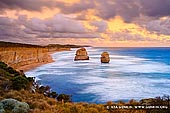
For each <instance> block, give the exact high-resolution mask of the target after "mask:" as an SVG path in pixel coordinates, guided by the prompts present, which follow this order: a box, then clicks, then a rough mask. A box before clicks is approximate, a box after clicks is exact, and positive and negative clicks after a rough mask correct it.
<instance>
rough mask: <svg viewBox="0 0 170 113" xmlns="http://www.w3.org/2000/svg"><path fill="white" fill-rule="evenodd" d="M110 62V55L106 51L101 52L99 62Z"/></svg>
mask: <svg viewBox="0 0 170 113" xmlns="http://www.w3.org/2000/svg"><path fill="white" fill-rule="evenodd" d="M109 62H110V57H109V53H108V52H103V53H102V54H101V63H109Z"/></svg>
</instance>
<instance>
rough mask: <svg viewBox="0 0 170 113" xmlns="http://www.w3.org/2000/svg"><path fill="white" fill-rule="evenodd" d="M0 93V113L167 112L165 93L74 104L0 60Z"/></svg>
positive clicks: (169, 101) (168, 99)
mask: <svg viewBox="0 0 170 113" xmlns="http://www.w3.org/2000/svg"><path fill="white" fill-rule="evenodd" d="M0 94H1V95H0V113H11V112H12V113H168V112H170V110H169V103H170V97H169V96H168V95H165V96H163V97H156V98H151V99H142V100H141V101H135V100H130V101H129V102H123V101H118V102H116V103H115V102H107V103H106V104H90V103H85V102H79V103H75V102H72V101H71V96H70V95H67V94H58V93H57V92H55V91H52V89H51V88H50V87H49V86H40V85H39V84H37V83H36V81H35V79H34V78H33V77H26V76H25V74H24V73H23V71H16V70H15V69H13V68H12V67H9V66H8V65H7V64H5V63H4V62H0ZM113 96H114V95H113ZM140 106H141V107H140ZM153 106H155V108H153ZM142 107H144V108H142ZM149 107H152V108H149ZM158 107H160V108H159V109H158Z"/></svg>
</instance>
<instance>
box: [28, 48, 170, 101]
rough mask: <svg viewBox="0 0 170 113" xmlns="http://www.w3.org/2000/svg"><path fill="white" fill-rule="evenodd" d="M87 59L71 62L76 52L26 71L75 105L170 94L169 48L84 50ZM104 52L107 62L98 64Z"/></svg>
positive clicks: (57, 54)
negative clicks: (65, 95)
mask: <svg viewBox="0 0 170 113" xmlns="http://www.w3.org/2000/svg"><path fill="white" fill-rule="evenodd" d="M86 49H87V51H88V54H89V57H90V60H86V61H74V57H75V51H76V49H72V50H71V51H64V52H56V53H54V54H52V57H53V59H54V61H55V62H53V63H49V64H46V65H43V66H40V67H37V68H36V69H34V70H31V71H28V72H26V75H27V76H34V77H36V79H37V80H38V82H40V83H41V84H43V85H48V86H50V87H51V88H52V90H54V91H56V92H57V93H59V94H61V93H64V94H70V95H72V100H73V101H74V102H90V103H105V102H107V101H118V100H123V101H128V100H130V99H136V100H140V99H142V98H154V97H157V96H163V95H169V94H170V48H92V47H88V48H86ZM103 51H107V52H109V54H110V63H104V64H103V63H101V62H100V57H101V53H102V52H103Z"/></svg>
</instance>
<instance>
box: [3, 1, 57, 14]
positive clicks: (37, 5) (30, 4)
mask: <svg viewBox="0 0 170 113" xmlns="http://www.w3.org/2000/svg"><path fill="white" fill-rule="evenodd" d="M56 5H57V2H55V1H51V0H0V10H5V9H14V10H15V9H24V10H28V11H41V9H42V8H43V7H48V8H54V7H56Z"/></svg>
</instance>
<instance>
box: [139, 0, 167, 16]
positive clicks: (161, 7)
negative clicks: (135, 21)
mask: <svg viewBox="0 0 170 113" xmlns="http://www.w3.org/2000/svg"><path fill="white" fill-rule="evenodd" d="M140 4H141V6H142V10H141V12H142V13H144V14H145V15H148V16H151V17H162V16H168V15H170V0H140Z"/></svg>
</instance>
